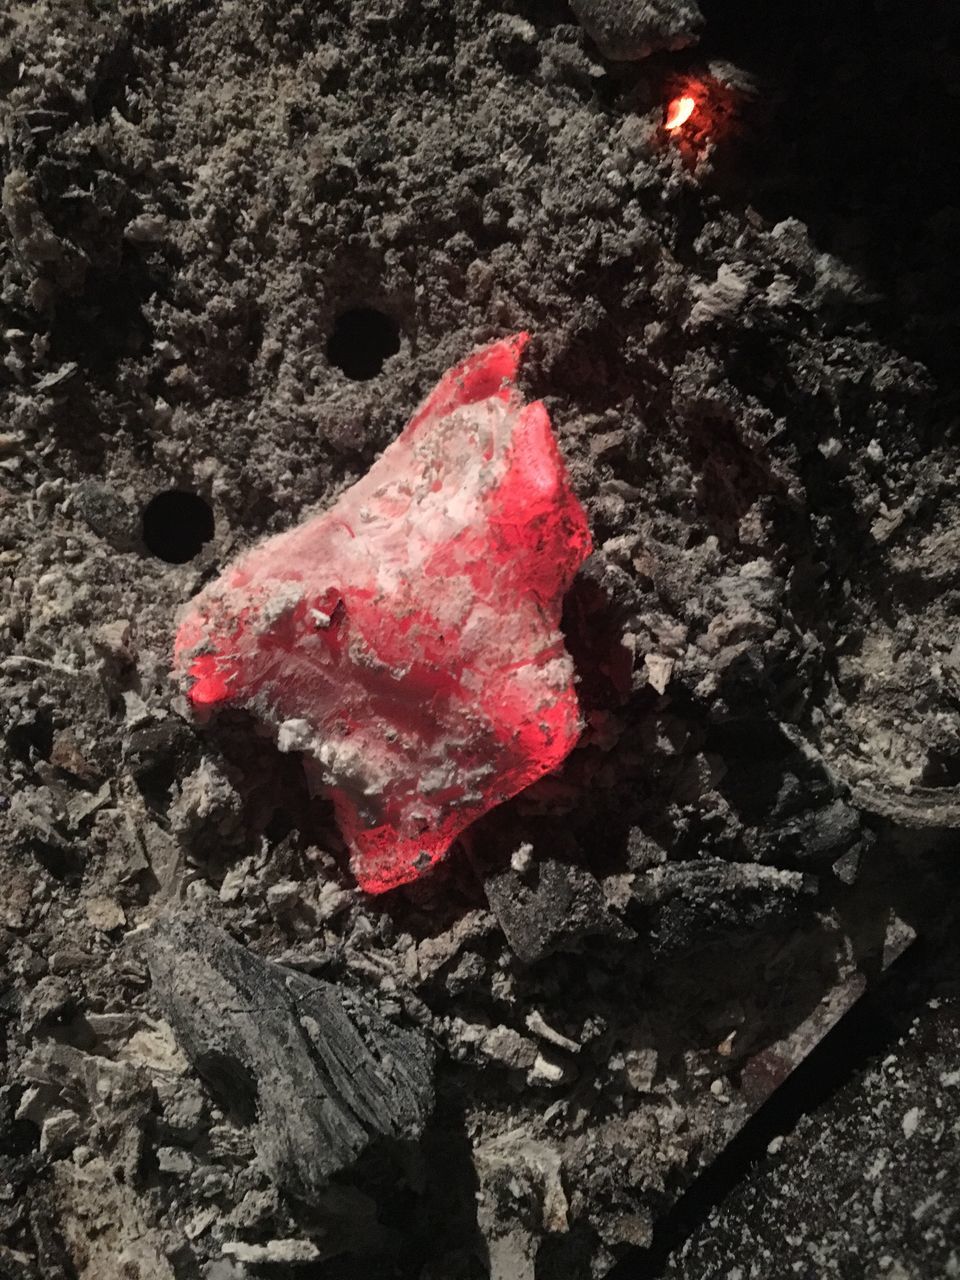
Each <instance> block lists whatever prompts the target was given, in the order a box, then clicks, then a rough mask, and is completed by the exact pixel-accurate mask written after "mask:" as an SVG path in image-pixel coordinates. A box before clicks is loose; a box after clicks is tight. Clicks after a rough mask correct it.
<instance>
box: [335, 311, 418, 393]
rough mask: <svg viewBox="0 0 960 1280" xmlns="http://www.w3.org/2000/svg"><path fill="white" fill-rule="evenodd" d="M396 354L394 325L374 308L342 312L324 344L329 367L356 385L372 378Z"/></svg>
mask: <svg viewBox="0 0 960 1280" xmlns="http://www.w3.org/2000/svg"><path fill="white" fill-rule="evenodd" d="M399 350H400V330H399V328H398V327H397V324H396V322H395V321H394V320H392V319H391V318H390V316H388V315H385V314H384V313H383V312H382V311H378V310H377V309H376V308H375V307H352V308H351V309H350V310H349V311H342V312H341V313H340V315H339V316H337V320H336V323H335V325H334V327H333V333H332V334H331V335H330V338H329V341H328V342H327V357H328V358H329V360H330V363H331V364H334V365H336V367H337V368H338V369H339V370H340V371H341V372H342V373H345V374H346V375H347V377H348V378H352V379H353V380H354V381H355V382H368V381H369V380H370V379H371V378H375V377H376V376H377V374H378V373H379V372H380V371H381V369H382V368H383V363H384V361H385V360H386V359H387V357H388V356H394V355H396V354H397V352H398V351H399Z"/></svg>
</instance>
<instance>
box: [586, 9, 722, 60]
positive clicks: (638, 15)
mask: <svg viewBox="0 0 960 1280" xmlns="http://www.w3.org/2000/svg"><path fill="white" fill-rule="evenodd" d="M570 7H571V9H572V10H573V12H574V13H575V14H576V16H577V19H578V21H579V22H580V25H581V26H582V27H583V28H584V30H585V31H587V32H588V33H589V35H590V36H592V38H593V39H594V40H595V41H596V44H597V47H598V48H599V50H600V52H601V53H602V54H604V56H605V57H607V58H615V59H622V60H624V61H627V60H630V59H637V58H645V57H647V55H648V54H650V53H652V52H653V51H654V50H655V49H682V48H683V47H684V46H685V45H688V44H694V43H695V42H696V39H697V35H698V32H699V30H700V27H701V26H702V25H703V14H702V13H701V12H700V9H699V8H698V6H697V4H696V0H570Z"/></svg>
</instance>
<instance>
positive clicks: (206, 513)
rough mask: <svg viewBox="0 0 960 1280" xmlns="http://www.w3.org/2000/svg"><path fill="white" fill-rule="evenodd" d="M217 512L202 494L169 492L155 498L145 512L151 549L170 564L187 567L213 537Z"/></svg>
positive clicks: (144, 525) (148, 504)
mask: <svg viewBox="0 0 960 1280" xmlns="http://www.w3.org/2000/svg"><path fill="white" fill-rule="evenodd" d="M213 527H214V525H213V511H212V510H211V508H210V504H209V502H207V500H206V499H205V498H201V497H200V496H199V494H196V493H187V492H186V491H185V490H183V489H168V490H166V491H165V492H164V493H158V494H157V495H156V497H154V498H151V499H150V501H149V502H148V503H147V505H146V507H145V508H144V512H143V541H144V543H145V544H146V547H147V550H148V551H150V552H152V554H153V555H155V556H157V557H158V559H160V560H165V561H166V562H167V564H186V563H187V561H188V560H192V559H193V557H194V556H195V555H197V554H198V552H199V551H200V549H201V547H202V546H203V545H204V543H206V542H209V541H210V539H211V538H212V537H213Z"/></svg>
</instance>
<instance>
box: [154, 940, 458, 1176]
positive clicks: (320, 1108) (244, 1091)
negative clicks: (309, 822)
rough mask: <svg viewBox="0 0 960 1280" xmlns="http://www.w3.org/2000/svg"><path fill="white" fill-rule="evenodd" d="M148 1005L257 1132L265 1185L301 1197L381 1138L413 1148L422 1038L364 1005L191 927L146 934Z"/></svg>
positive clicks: (422, 1081) (421, 1103)
mask: <svg viewBox="0 0 960 1280" xmlns="http://www.w3.org/2000/svg"><path fill="white" fill-rule="evenodd" d="M146 954H147V962H148V964H149V967H150V973H151V976H152V978H153V983H154V988H155V990H156V993H157V997H158V999H159V1001H160V1004H161V1006H162V1007H163V1010H164V1013H165V1015H166V1017H167V1018H168V1020H169V1021H170V1023H171V1025H172V1026H173V1028H174V1031H175V1033H176V1036H177V1039H178V1040H179V1042H180V1044H181V1046H182V1048H183V1050H184V1052H185V1053H186V1055H187V1057H188V1058H189V1059H190V1061H191V1062H192V1064H193V1066H194V1067H195V1069H196V1070H197V1072H198V1074H200V1075H201V1076H203V1078H204V1079H205V1080H206V1081H207V1083H208V1085H209V1086H210V1088H211V1090H212V1091H213V1092H214V1093H215V1094H216V1095H217V1096H218V1099H219V1100H221V1101H222V1102H223V1103H224V1104H225V1105H226V1106H227V1107H228V1108H229V1109H230V1110H231V1112H232V1114H233V1115H234V1117H235V1118H236V1119H238V1120H240V1121H246V1122H249V1123H254V1122H255V1123H256V1124H257V1126H258V1136H257V1147H258V1150H259V1151H260V1154H261V1159H262V1160H263V1164H264V1166H265V1168H266V1169H267V1170H268V1172H269V1173H270V1175H271V1177H272V1178H273V1179H274V1180H275V1181H276V1182H277V1183H278V1184H280V1185H282V1186H284V1187H285V1188H286V1189H287V1190H288V1191H290V1192H291V1193H292V1194H293V1195H297V1196H300V1197H303V1198H311V1197H313V1196H314V1195H316V1194H317V1193H318V1192H319V1191H320V1190H321V1189H322V1188H323V1186H324V1185H325V1184H326V1182H327V1180H328V1179H329V1178H330V1177H331V1176H332V1175H333V1174H335V1173H337V1172H338V1171H339V1170H341V1169H344V1168H346V1167H347V1166H348V1165H350V1164H352V1163H353V1161H354V1160H355V1159H356V1158H357V1157H358V1156H359V1155H360V1153H361V1152H362V1151H363V1150H364V1149H365V1148H366V1147H367V1146H368V1145H369V1144H371V1143H372V1142H375V1141H376V1140H378V1139H380V1138H416V1137H418V1136H419V1134H420V1132H421V1131H422V1129H423V1125H424V1122H425V1120H426V1117H427V1114H428V1112H429V1110H430V1108H431V1106H432V1102H433V1084H432V1080H433V1060H432V1053H431V1051H430V1048H429V1046H428V1045H427V1043H426V1041H425V1040H424V1038H423V1037H422V1036H421V1035H420V1034H418V1033H417V1032H415V1031H410V1030H404V1029H401V1028H399V1027H396V1026H394V1025H393V1024H392V1023H390V1022H388V1021H387V1020H386V1019H385V1018H383V1017H382V1016H381V1015H380V1013H379V1012H378V1011H377V1010H376V1009H375V1008H374V1007H373V1005H372V1004H370V1002H369V1001H367V1000H365V999H363V998H362V997H360V996H358V995H356V994H355V993H354V992H351V991H349V990H348V989H347V988H345V987H342V986H333V985H332V984H330V983H327V982H321V981H319V980H317V979H315V978H311V977H308V976H306V975H304V974H299V973H293V972H291V971H289V970H286V969H283V968H281V967H280V966H279V965H275V964H271V963H270V962H268V961H265V960H261V959H259V958H258V957H257V956H255V955H253V954H252V953H251V952H249V951H247V950H246V949H245V948H244V947H241V946H240V945H239V944H238V943H236V942H234V941H233V939H232V938H230V937H229V936H228V935H227V934H226V933H224V932H222V930H220V929H217V928H215V927H214V926H213V925H211V924H208V923H207V922H206V921H202V920H198V919H176V920H170V919H165V920H162V921H159V922H157V923H156V924H155V925H153V927H152V928H151V930H150V932H149V934H148V937H147V941H146Z"/></svg>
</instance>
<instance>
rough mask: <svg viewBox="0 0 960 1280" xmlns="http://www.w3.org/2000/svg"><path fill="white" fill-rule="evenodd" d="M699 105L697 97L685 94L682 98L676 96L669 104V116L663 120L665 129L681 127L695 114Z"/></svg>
mask: <svg viewBox="0 0 960 1280" xmlns="http://www.w3.org/2000/svg"><path fill="white" fill-rule="evenodd" d="M696 106H697V100H696V98H691V97H690V96H689V95H688V94H684V95H683V97H682V98H674V99H673V101H672V102H671V103H669V104H668V106H667V118H666V119H665V120H664V122H663V127H664V128H665V129H679V128H680V126H681V125H685V124H686V123H687V121H688V120H689V119H690V117H691V116H692V115H693V113H694V111H695V109H696Z"/></svg>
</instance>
